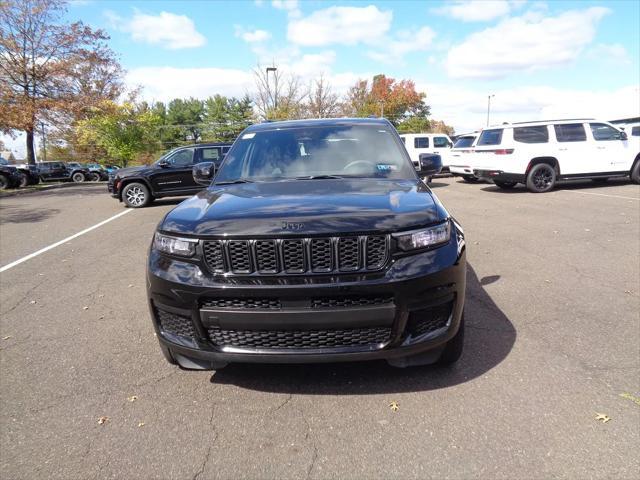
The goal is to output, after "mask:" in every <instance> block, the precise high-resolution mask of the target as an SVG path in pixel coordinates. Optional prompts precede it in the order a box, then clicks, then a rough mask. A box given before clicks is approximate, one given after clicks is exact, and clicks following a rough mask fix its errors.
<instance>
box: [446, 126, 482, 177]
mask: <svg viewBox="0 0 640 480" xmlns="http://www.w3.org/2000/svg"><path fill="white" fill-rule="evenodd" d="M477 138H478V132H472V133H463V134H461V135H458V136H457V137H456V140H455V142H454V143H453V148H452V149H451V150H450V151H449V153H448V154H447V157H448V158H447V164H448V165H449V171H450V172H451V173H452V174H453V175H455V176H460V177H462V178H463V180H464V181H465V182H470V183H471V182H477V181H478V177H476V176H475V175H474V174H473V167H472V166H471V165H469V163H470V162H469V160H470V158H471V156H470V155H469V154H470V153H473V149H474V147H475V144H476V139H477Z"/></svg>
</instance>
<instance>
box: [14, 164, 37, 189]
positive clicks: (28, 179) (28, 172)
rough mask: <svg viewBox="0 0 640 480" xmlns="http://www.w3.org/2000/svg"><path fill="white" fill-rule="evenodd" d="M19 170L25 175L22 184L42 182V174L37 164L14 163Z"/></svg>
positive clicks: (23, 185) (24, 185) (22, 185)
mask: <svg viewBox="0 0 640 480" xmlns="http://www.w3.org/2000/svg"><path fill="white" fill-rule="evenodd" d="M14 166H15V167H16V168H17V169H18V171H19V172H20V173H21V174H22V175H23V177H22V179H21V181H20V186H21V187H26V186H27V185H35V184H36V183H39V182H40V174H39V169H38V166H37V165H34V164H30V163H19V164H16V165H14Z"/></svg>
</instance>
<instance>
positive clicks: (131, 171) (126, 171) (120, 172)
mask: <svg viewBox="0 0 640 480" xmlns="http://www.w3.org/2000/svg"><path fill="white" fill-rule="evenodd" d="M148 168H149V167H148V166H147V165H141V166H139V167H126V168H119V169H117V170H115V171H114V173H115V175H116V176H118V177H120V178H123V177H128V176H131V175H135V174H137V173H140V172H142V171H144V170H147V169H148Z"/></svg>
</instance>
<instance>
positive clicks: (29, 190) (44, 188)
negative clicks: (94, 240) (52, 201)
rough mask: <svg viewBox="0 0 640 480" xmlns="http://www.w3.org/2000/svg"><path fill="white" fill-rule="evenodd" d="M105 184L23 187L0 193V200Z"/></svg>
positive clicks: (81, 183) (67, 183)
mask: <svg viewBox="0 0 640 480" xmlns="http://www.w3.org/2000/svg"><path fill="white" fill-rule="evenodd" d="M106 184H107V182H80V183H74V182H66V183H54V184H51V185H44V186H42V187H38V188H30V187H23V188H16V189H13V190H3V191H0V198H4V197H15V196H16V195H28V194H34V193H40V192H46V191H48V190H56V189H58V188H71V187H86V186H89V185H101V186H104V185H106Z"/></svg>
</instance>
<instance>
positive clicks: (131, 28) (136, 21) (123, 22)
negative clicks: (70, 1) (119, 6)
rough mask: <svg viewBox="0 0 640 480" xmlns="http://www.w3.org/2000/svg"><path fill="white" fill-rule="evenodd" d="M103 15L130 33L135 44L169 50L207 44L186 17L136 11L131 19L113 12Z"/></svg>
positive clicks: (191, 21) (167, 13)
mask: <svg viewBox="0 0 640 480" xmlns="http://www.w3.org/2000/svg"><path fill="white" fill-rule="evenodd" d="M105 14H106V16H107V18H108V19H109V20H110V21H111V23H112V25H113V26H114V27H115V28H117V29H118V30H121V31H123V32H127V33H130V34H131V38H132V39H133V40H134V41H136V42H143V43H148V44H151V45H160V46H161V47H163V48H167V49H169V50H179V49H182V48H195V47H201V46H203V45H204V44H206V43H207V39H206V38H205V37H204V35H202V34H201V33H199V32H198V31H197V30H196V27H195V24H194V23H193V20H191V19H190V18H189V17H187V16H186V15H176V14H175V13H169V12H160V13H159V14H158V15H149V14H146V13H142V12H140V11H137V10H136V11H135V12H134V14H133V17H131V18H130V19H125V18H122V17H120V16H118V15H116V14H115V13H113V12H106V13H105Z"/></svg>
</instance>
